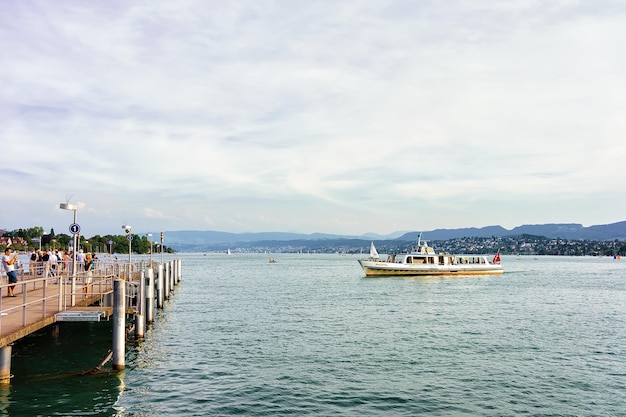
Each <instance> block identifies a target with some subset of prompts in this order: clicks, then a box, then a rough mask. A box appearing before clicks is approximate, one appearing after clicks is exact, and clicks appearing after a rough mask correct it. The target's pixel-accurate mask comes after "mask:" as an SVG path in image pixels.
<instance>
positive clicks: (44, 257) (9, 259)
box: [2, 247, 97, 297]
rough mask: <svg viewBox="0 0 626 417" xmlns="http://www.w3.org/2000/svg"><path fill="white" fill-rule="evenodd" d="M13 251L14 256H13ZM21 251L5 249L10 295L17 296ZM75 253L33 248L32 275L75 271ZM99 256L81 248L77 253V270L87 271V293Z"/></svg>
mask: <svg viewBox="0 0 626 417" xmlns="http://www.w3.org/2000/svg"><path fill="white" fill-rule="evenodd" d="M11 253H13V256H11ZM18 256H19V253H18V252H13V251H12V250H11V248H8V247H7V248H6V249H5V251H4V256H3V257H2V267H3V269H4V272H5V273H6V275H7V280H8V283H9V284H13V285H10V286H9V287H8V290H7V292H8V296H9V297H15V294H14V289H15V284H17V281H18V279H17V269H19V264H20V261H19V259H18ZM73 257H74V253H73V252H72V251H68V252H64V251H59V250H49V251H41V250H39V251H36V250H35V249H33V250H32V252H31V254H30V263H29V267H28V272H29V274H30V275H35V276H36V275H44V274H45V276H56V275H57V274H60V273H62V272H63V271H67V272H69V271H73V268H72V262H73ZM96 260H97V257H96V255H95V253H94V254H91V253H84V252H83V250H82V249H81V250H79V251H78V252H77V253H76V271H77V272H82V271H85V272H86V273H85V279H84V292H85V294H88V293H89V285H90V284H91V281H92V275H93V270H94V269H95V261H96Z"/></svg>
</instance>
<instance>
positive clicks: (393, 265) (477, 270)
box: [359, 259, 504, 277]
mask: <svg viewBox="0 0 626 417" xmlns="http://www.w3.org/2000/svg"><path fill="white" fill-rule="evenodd" d="M359 264H360V265H361V268H363V271H364V272H365V276H368V277H389V276H455V275H500V274H502V273H504V269H503V268H502V266H501V265H499V264H476V265H474V264H465V265H436V264H435V265H433V264H407V263H401V262H384V261H374V260H366V259H359Z"/></svg>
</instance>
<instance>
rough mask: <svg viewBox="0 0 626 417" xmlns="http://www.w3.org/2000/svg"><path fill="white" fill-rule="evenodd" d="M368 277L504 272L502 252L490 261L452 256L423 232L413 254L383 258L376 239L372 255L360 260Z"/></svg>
mask: <svg viewBox="0 0 626 417" xmlns="http://www.w3.org/2000/svg"><path fill="white" fill-rule="evenodd" d="M359 264H360V265H361V268H363V271H364V272H365V276H368V277H377V276H380V277H384V276H420V275H446V276H448V275H492V274H502V273H504V268H503V267H502V265H500V252H499V251H498V253H496V255H495V256H494V257H493V259H492V260H491V261H489V260H488V258H487V256H485V255H450V254H447V253H435V250H434V249H433V248H432V247H430V246H428V243H427V242H426V241H424V242H421V235H420V238H419V239H418V241H417V245H415V246H414V247H413V248H412V250H411V252H410V253H407V254H401V255H396V254H391V255H388V257H387V259H386V260H381V259H380V256H379V255H378V252H377V250H376V247H375V246H374V242H372V244H371V246H370V257H369V258H367V259H359Z"/></svg>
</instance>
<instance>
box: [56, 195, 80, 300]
mask: <svg viewBox="0 0 626 417" xmlns="http://www.w3.org/2000/svg"><path fill="white" fill-rule="evenodd" d="M59 208H60V209H62V210H72V211H73V212H74V222H73V223H72V224H71V225H70V232H71V233H72V235H73V238H74V248H73V250H72V289H71V294H70V305H71V306H72V307H74V305H75V304H76V294H74V292H75V290H76V247H77V246H78V244H77V243H76V236H77V233H78V232H80V226H79V225H78V223H76V212H77V211H78V206H76V205H75V204H70V203H61V204H59Z"/></svg>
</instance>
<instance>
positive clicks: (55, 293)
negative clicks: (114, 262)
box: [0, 271, 114, 348]
mask: <svg viewBox="0 0 626 417" xmlns="http://www.w3.org/2000/svg"><path fill="white" fill-rule="evenodd" d="M95 272H106V271H95ZM20 278H21V280H20V281H19V282H18V283H17V285H16V287H15V297H8V296H7V287H8V286H9V285H8V284H6V283H2V284H1V285H0V292H1V293H2V298H0V348H1V347H3V346H6V345H9V344H11V343H13V342H15V341H16V340H18V339H21V338H22V337H25V336H28V335H29V334H31V333H33V332H36V331H37V330H40V329H42V328H44V327H46V326H48V325H50V324H52V323H54V322H56V321H57V317H58V316H59V313H63V312H71V311H75V312H87V313H88V312H89V311H97V312H102V313H101V314H100V315H101V316H102V318H105V319H106V318H107V317H108V316H109V315H110V314H111V311H112V308H111V307H108V308H104V307H89V306H92V305H94V304H100V305H101V306H102V305H104V303H102V302H101V301H102V300H103V298H104V297H106V296H107V295H108V294H110V293H111V292H112V291H113V285H112V282H113V278H114V275H113V274H111V273H108V274H106V273H105V274H97V275H96V276H95V277H93V278H92V283H91V285H90V286H89V294H87V295H86V294H85V293H84V292H83V291H84V290H83V288H84V286H83V277H81V276H78V277H77V278H76V281H75V283H74V293H73V294H74V305H72V283H71V281H72V279H71V277H68V276H67V275H64V276H59V277H44V278H33V277H31V276H29V275H28V274H21V276H20ZM60 319H61V320H63V318H62V317H60ZM61 320H59V321H61Z"/></svg>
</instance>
